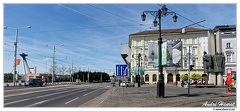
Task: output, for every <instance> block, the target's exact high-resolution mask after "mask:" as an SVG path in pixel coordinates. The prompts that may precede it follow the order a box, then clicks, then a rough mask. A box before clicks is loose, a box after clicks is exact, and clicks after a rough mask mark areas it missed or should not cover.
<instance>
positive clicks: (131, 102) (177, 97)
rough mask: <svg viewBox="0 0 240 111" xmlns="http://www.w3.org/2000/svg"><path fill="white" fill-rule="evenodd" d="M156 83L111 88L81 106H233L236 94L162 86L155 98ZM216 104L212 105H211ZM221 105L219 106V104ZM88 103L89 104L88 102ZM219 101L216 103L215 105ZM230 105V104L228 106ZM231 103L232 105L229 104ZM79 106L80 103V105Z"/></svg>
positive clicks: (205, 89)
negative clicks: (159, 95) (161, 94)
mask: <svg viewBox="0 0 240 111" xmlns="http://www.w3.org/2000/svg"><path fill="white" fill-rule="evenodd" d="M156 89H157V86H156V84H154V85H142V86H141V87H119V86H116V87H112V88H111V90H109V91H107V92H106V93H105V94H103V95H102V96H99V97H98V98H96V99H93V100H91V101H89V102H87V103H86V104H84V105H82V106H83V107H215V106H214V105H216V104H217V107H219V106H222V107H226V105H228V106H230V107H231V108H234V107H236V94H235V93H232V94H226V89H225V88H190V97H189V96H188V89H186V88H183V87H181V86H176V85H172V84H167V85H165V97H164V98H161V97H157V90H156ZM214 103H216V104H214ZM220 103H221V104H223V105H224V106H223V105H221V104H220ZM90 104H91V105H90ZM219 104H220V105H219ZM230 104H231V105H230ZM233 105H234V106H233ZM80 107H81V106H80Z"/></svg>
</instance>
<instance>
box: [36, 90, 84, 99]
mask: <svg viewBox="0 0 240 111" xmlns="http://www.w3.org/2000/svg"><path fill="white" fill-rule="evenodd" d="M75 90H79V89H74V90H68V91H63V92H58V93H52V94H48V95H43V96H38V97H35V98H42V97H47V96H51V95H55V94H61V93H65V92H71V91H75ZM82 91H86V89H85V90H82ZM82 91H81V92H82ZM79 92H80V91H79Z"/></svg>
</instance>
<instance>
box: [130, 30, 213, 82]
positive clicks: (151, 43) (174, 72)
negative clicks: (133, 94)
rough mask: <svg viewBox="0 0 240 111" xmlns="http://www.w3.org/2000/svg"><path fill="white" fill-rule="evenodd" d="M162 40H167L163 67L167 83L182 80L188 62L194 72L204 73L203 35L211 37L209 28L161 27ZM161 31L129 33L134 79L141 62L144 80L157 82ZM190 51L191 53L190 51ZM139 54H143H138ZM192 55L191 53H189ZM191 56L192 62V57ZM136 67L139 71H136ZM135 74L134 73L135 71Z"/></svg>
mask: <svg viewBox="0 0 240 111" xmlns="http://www.w3.org/2000/svg"><path fill="white" fill-rule="evenodd" d="M161 37H162V38H163V42H166V47H167V48H166V49H167V50H166V56H163V57H166V58H165V59H166V61H165V62H166V65H165V66H164V67H163V74H164V82H165V83H175V82H176V81H180V75H185V74H188V69H189V67H188V66H189V65H190V64H191V65H194V69H193V70H192V71H191V72H190V75H192V74H201V75H203V74H204V73H203V69H202V55H203V47H202V43H201V39H202V38H207V37H208V30H207V29H200V28H184V29H166V30H162V36H161ZM158 38H159V31H158V30H148V31H143V32H138V33H134V34H130V35H129V43H128V45H129V47H130V55H128V57H130V58H129V61H128V62H127V63H128V64H129V66H130V67H129V69H130V72H131V74H132V75H131V77H130V78H131V81H134V80H135V76H136V73H135V72H136V71H139V70H138V67H139V64H140V66H141V70H142V69H143V70H144V73H143V74H142V75H141V78H142V79H141V81H142V82H143V83H146V84H156V83H157V81H158V79H159V71H158ZM189 52H190V53H189ZM139 54H140V55H141V56H139ZM189 54H190V56H189ZM188 57H190V61H189V58H188ZM136 69H137V70H136ZM134 73H135V74H134Z"/></svg>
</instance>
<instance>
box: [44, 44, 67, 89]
mask: <svg viewBox="0 0 240 111" xmlns="http://www.w3.org/2000/svg"><path fill="white" fill-rule="evenodd" d="M63 45H64V44H61V46H63ZM46 46H48V45H46ZM55 52H56V48H55V45H54V46H53V71H52V85H53V80H54V74H55Z"/></svg>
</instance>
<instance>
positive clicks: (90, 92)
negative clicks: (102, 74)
mask: <svg viewBox="0 0 240 111" xmlns="http://www.w3.org/2000/svg"><path fill="white" fill-rule="evenodd" d="M100 89H101V88H100ZM100 89H97V90H95V91H92V92H89V93H87V94H84V95H83V96H87V95H89V94H91V93H94V92H96V91H98V90H100Z"/></svg>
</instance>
